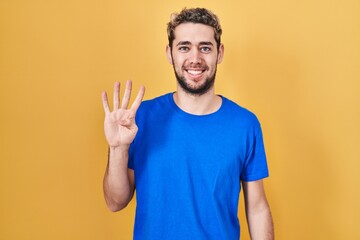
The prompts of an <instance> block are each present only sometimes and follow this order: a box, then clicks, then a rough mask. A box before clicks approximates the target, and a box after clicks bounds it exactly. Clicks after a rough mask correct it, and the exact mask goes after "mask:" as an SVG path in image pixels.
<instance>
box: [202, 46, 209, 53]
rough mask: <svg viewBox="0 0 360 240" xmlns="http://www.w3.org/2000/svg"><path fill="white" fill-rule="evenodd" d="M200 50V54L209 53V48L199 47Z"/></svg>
mask: <svg viewBox="0 0 360 240" xmlns="http://www.w3.org/2000/svg"><path fill="white" fill-rule="evenodd" d="M200 50H201V52H203V53H208V52H211V48H210V47H201V48H200Z"/></svg>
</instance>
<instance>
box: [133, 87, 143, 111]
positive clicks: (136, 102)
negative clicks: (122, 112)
mask: <svg viewBox="0 0 360 240" xmlns="http://www.w3.org/2000/svg"><path fill="white" fill-rule="evenodd" d="M144 95H145V87H144V86H140V89H139V92H138V94H137V96H136V98H135V100H134V102H133V104H132V105H131V108H130V109H131V110H134V111H135V112H136V111H137V110H138V108H139V107H140V104H141V102H142V100H143V98H144Z"/></svg>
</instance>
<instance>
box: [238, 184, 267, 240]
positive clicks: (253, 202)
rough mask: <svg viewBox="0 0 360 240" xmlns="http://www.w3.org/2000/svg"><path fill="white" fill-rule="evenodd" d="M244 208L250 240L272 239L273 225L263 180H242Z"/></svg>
mask: <svg viewBox="0 0 360 240" xmlns="http://www.w3.org/2000/svg"><path fill="white" fill-rule="evenodd" d="M242 185H243V188H244V199H245V210H246V217H247V222H248V226H249V232H250V236H251V239H252V240H257V239H261V240H273V239H274V226H273V221H272V217H271V212H270V207H269V204H268V202H267V199H266V195H265V191H264V186H263V181H262V180H258V181H253V182H242Z"/></svg>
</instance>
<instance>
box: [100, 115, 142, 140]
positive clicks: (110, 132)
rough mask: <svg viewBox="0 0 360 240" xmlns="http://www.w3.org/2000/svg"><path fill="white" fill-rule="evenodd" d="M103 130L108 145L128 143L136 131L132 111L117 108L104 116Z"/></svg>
mask: <svg viewBox="0 0 360 240" xmlns="http://www.w3.org/2000/svg"><path fill="white" fill-rule="evenodd" d="M104 130H105V136H106V140H107V141H108V143H109V145H110V146H119V145H130V143H131V142H132V141H133V140H134V138H135V135H136V133H137V126H136V123H135V120H134V113H132V112H131V111H130V110H123V109H118V110H116V111H113V112H111V113H110V114H107V115H106V116H105V121H104Z"/></svg>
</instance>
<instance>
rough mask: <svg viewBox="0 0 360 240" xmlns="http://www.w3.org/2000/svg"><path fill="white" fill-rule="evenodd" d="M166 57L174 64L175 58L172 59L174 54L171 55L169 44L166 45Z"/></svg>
mask: <svg viewBox="0 0 360 240" xmlns="http://www.w3.org/2000/svg"><path fill="white" fill-rule="evenodd" d="M166 57H167V59H168V62H169V63H170V64H171V65H172V64H173V59H172V55H171V48H170V46H169V45H167V46H166Z"/></svg>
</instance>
